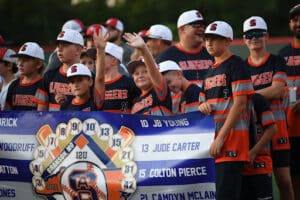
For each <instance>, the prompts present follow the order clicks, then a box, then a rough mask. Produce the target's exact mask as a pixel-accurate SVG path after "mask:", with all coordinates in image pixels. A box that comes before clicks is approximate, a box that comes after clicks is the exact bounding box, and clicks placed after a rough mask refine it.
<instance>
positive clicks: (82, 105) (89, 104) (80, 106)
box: [60, 97, 99, 111]
mask: <svg viewBox="0 0 300 200" xmlns="http://www.w3.org/2000/svg"><path fill="white" fill-rule="evenodd" d="M60 110H78V111H96V110H99V109H98V108H97V106H96V105H95V103H94V98H93V97H90V98H89V99H88V101H85V102H78V103H76V102H74V99H70V100H68V101H66V102H64V103H63V104H62V105H61V107H60Z"/></svg>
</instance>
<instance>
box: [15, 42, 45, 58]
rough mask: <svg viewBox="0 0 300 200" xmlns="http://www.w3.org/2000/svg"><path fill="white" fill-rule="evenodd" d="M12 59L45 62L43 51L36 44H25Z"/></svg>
mask: <svg viewBox="0 0 300 200" xmlns="http://www.w3.org/2000/svg"><path fill="white" fill-rule="evenodd" d="M12 57H32V58H38V59H41V60H45V54H44V50H43V49H42V47H40V45H39V44H38V43H36V42H26V43H24V44H23V45H22V46H21V48H20V49H19V51H18V53H17V54H14V55H12Z"/></svg>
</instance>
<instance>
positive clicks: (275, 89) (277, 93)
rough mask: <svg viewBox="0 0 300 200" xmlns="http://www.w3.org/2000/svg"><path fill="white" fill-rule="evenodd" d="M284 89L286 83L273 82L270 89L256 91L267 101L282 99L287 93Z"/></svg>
mask: <svg viewBox="0 0 300 200" xmlns="http://www.w3.org/2000/svg"><path fill="white" fill-rule="evenodd" d="M284 88H285V83H283V82H280V81H273V82H272V85H271V86H270V87H266V88H263V89H260V90H256V91H255V92H256V93H259V94H261V95H262V96H264V97H265V98H266V99H267V100H272V99H281V98H282V97H283V96H284V93H285V91H284Z"/></svg>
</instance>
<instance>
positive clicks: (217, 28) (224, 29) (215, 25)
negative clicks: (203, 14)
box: [204, 21, 233, 40]
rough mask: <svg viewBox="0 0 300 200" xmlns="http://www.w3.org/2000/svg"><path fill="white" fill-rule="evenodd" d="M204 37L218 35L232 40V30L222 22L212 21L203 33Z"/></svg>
mask: <svg viewBox="0 0 300 200" xmlns="http://www.w3.org/2000/svg"><path fill="white" fill-rule="evenodd" d="M204 34H205V35H218V36H221V37H225V38H230V39H231V40H232V39H233V30H232V28H231V26H230V25H229V24H228V23H227V22H224V21H214V22H212V23H210V24H209V25H208V26H207V27H206V29H205V32H204Z"/></svg>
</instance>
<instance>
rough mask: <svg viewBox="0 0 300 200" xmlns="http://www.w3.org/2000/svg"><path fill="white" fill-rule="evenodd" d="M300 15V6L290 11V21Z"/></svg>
mask: <svg viewBox="0 0 300 200" xmlns="http://www.w3.org/2000/svg"><path fill="white" fill-rule="evenodd" d="M298 14H300V4H297V5H295V6H294V7H293V8H292V9H291V10H290V11H289V19H292V18H293V17H295V16H296V15H298Z"/></svg>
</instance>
